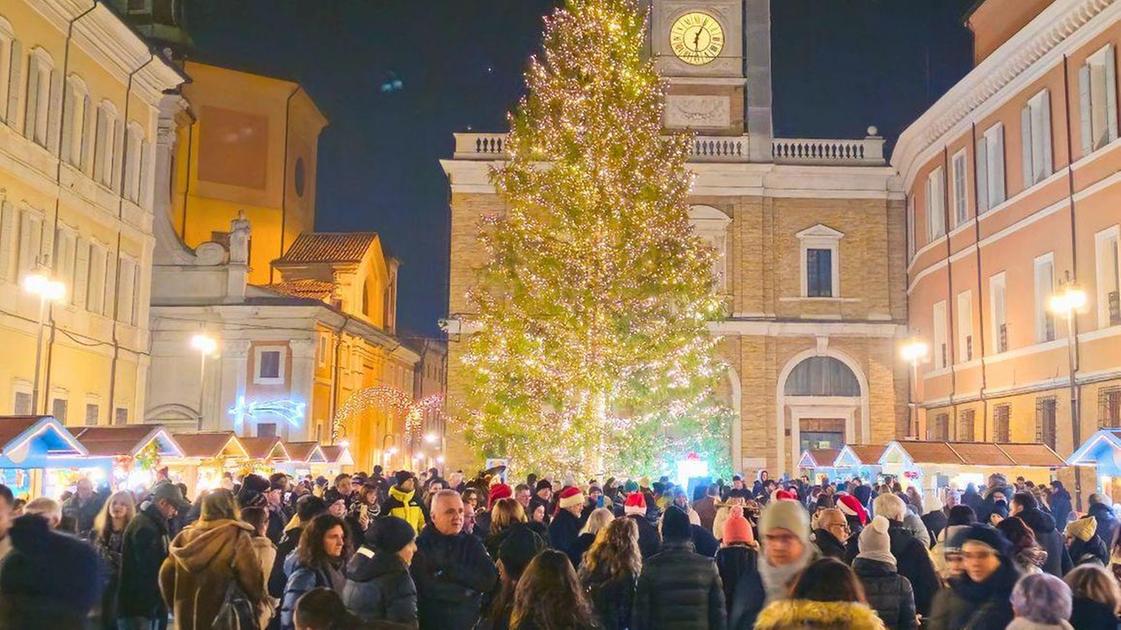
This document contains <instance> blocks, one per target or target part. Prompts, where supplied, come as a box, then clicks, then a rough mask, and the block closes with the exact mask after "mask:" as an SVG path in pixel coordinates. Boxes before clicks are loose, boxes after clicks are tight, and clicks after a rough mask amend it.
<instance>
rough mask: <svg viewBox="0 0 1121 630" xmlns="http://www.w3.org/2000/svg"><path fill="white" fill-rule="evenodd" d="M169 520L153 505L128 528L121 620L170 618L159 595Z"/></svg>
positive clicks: (123, 553)
mask: <svg viewBox="0 0 1121 630" xmlns="http://www.w3.org/2000/svg"><path fill="white" fill-rule="evenodd" d="M169 543H170V540H169V539H168V531H167V519H165V518H164V517H163V514H161V513H160V509H159V508H158V507H156V506H155V504H153V503H149V504H148V506H147V507H146V508H144V509H143V510H141V511H139V512H137V513H136V516H134V517H133V519H132V520H131V521H129V524H128V527H126V528H125V540H124V544H123V545H122V546H121V579H120V582H119V583H118V587H117V614H118V615H120V616H121V617H147V618H155V617H167V606H166V605H165V604H164V601H163V597H162V596H161V595H160V585H159V577H160V566H161V565H163V561H164V560H165V559H167V550H168V545H169Z"/></svg>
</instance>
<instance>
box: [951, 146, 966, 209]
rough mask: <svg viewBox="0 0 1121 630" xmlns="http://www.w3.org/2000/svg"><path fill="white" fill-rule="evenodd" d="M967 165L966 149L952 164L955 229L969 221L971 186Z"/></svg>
mask: <svg viewBox="0 0 1121 630" xmlns="http://www.w3.org/2000/svg"><path fill="white" fill-rule="evenodd" d="M967 163H968V161H967V159H966V155H965V149H962V150H961V151H958V152H957V153H955V154H954V158H953V160H951V162H950V165H951V170H952V175H953V185H952V186H951V187H950V190H951V192H952V193H953V196H954V197H953V201H952V202H951V206H950V207H951V209H952V210H953V219H954V227H957V226H959V225H964V224H965V222H966V221H968V220H969V199H968V196H969V192H968V191H969V185H968V183H967V181H966V172H967V169H968V166H967Z"/></svg>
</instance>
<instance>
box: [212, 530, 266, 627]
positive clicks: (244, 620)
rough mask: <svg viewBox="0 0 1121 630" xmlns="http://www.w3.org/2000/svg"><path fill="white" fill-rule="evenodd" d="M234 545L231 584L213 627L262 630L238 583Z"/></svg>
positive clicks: (246, 596)
mask: <svg viewBox="0 0 1121 630" xmlns="http://www.w3.org/2000/svg"><path fill="white" fill-rule="evenodd" d="M239 539H240V537H239ZM234 545H235V551H234V555H233V556H232V559H231V560H230V583H229V584H228V585H227V586H226V595H225V597H224V598H223V599H222V605H221V606H219V608H218V614H217V615H216V616H215V617H214V625H213V626H212V627H213V628H214V630H261V626H260V624H259V623H257V621H258V620H257V613H256V611H255V610H254V606H253V603H252V602H251V601H249V596H248V595H246V594H245V589H243V588H241V584H239V583H238V581H237V568H236V566H235V564H234V563H235V562H236V560H237V551H236V545H237V543H236V542H235V543H234Z"/></svg>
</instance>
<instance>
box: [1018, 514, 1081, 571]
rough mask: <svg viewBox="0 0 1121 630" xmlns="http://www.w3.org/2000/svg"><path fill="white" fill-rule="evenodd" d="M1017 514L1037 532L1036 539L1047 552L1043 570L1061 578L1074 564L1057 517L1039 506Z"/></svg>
mask: <svg viewBox="0 0 1121 630" xmlns="http://www.w3.org/2000/svg"><path fill="white" fill-rule="evenodd" d="M1016 516H1018V517H1020V520H1022V521H1023V522H1024V524H1025V525H1027V526H1028V527H1030V528H1031V530H1032V531H1033V532H1035V541H1036V542H1037V543H1039V546H1040V547H1042V548H1043V550H1044V551H1046V552H1047V562H1045V563H1044V564H1043V572H1044V573H1050V574H1051V575H1053V576H1055V577H1059V578H1061V577H1063V576H1064V575H1066V574H1067V572H1068V571H1070V570H1071V568H1072V567H1073V564H1072V563H1071V561H1070V553H1069V552H1068V551H1067V548H1066V545H1065V544H1064V543H1063V533H1062V532H1060V531H1059V530H1057V529H1056V528H1055V519H1054V518H1053V517H1052V516H1051V515H1050V514H1047V513H1046V512H1044V511H1043V510H1040V509H1039V508H1026V509H1024V510H1022V511H1021V512H1020V513H1019V514H1017V515H1016Z"/></svg>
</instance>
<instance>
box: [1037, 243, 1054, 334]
mask: <svg viewBox="0 0 1121 630" xmlns="http://www.w3.org/2000/svg"><path fill="white" fill-rule="evenodd" d="M1054 292H1055V257H1054V254H1051V253H1048V254H1044V255H1042V256H1040V257H1038V258H1036V259H1035V340H1036V341H1039V342H1044V341H1054V340H1055V316H1054V314H1053V313H1051V309H1049V308H1048V306H1049V302H1050V301H1051V294H1052V293H1054Z"/></svg>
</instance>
